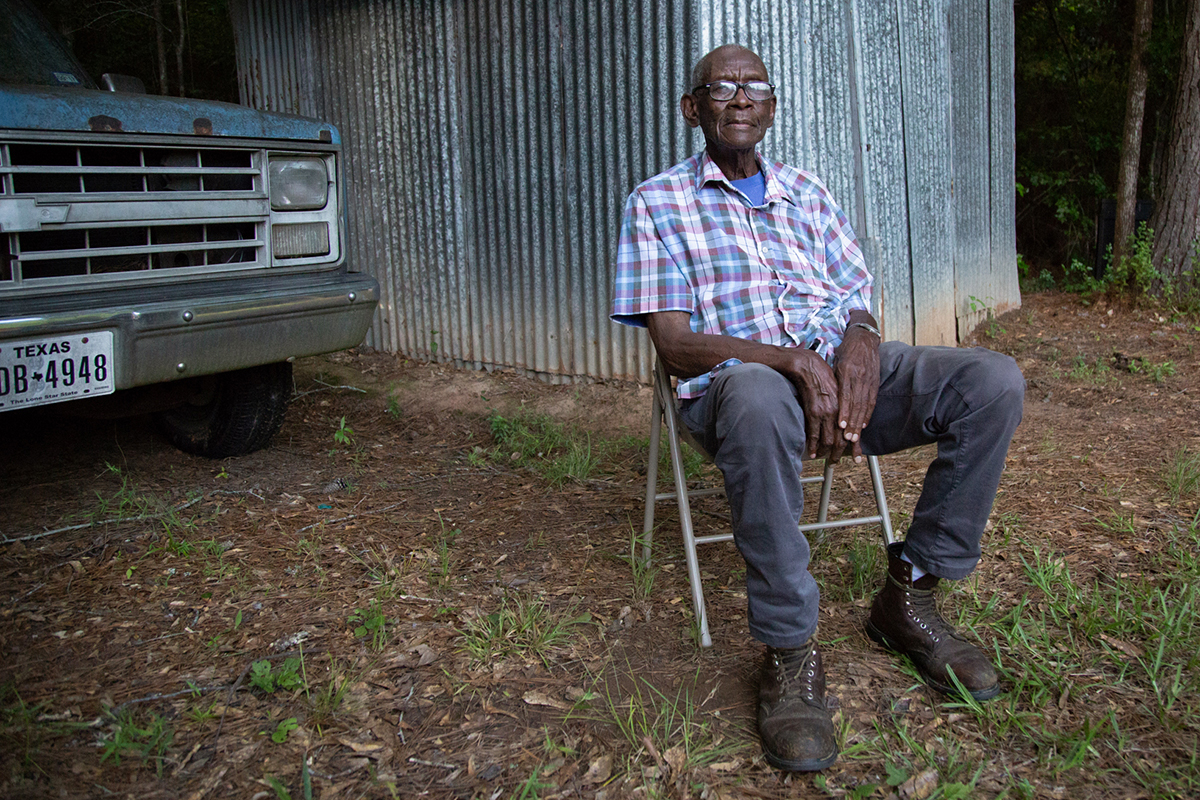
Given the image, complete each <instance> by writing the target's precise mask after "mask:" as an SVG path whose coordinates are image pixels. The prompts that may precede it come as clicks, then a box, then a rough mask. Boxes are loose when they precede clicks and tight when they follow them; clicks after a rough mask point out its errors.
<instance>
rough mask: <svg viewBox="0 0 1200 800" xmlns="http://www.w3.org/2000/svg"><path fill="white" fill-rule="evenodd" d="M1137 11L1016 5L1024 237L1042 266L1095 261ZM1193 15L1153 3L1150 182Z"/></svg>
mask: <svg viewBox="0 0 1200 800" xmlns="http://www.w3.org/2000/svg"><path fill="white" fill-rule="evenodd" d="M1132 7H1133V4H1132V3H1128V2H1122V0H1071V2H1065V1H1064V0H1041V1H1040V2H1018V3H1017V4H1016V5H1015V9H1014V10H1015V15H1014V21H1015V36H1016V59H1015V65H1014V66H1015V75H1014V78H1015V96H1016V145H1017V164H1016V167H1017V169H1016V172H1017V181H1018V186H1017V195H1018V196H1017V236H1018V239H1019V240H1020V241H1021V242H1022V249H1023V250H1024V251H1025V252H1026V254H1027V255H1032V254H1036V255H1037V256H1039V258H1037V259H1036V260H1037V261H1038V262H1039V263H1041V264H1054V265H1057V264H1070V263H1071V261H1072V260H1073V259H1079V260H1081V261H1084V262H1089V263H1090V262H1091V260H1092V255H1093V253H1094V250H1093V247H1094V241H1095V224H1096V215H1097V212H1098V209H1099V200H1100V199H1101V198H1106V197H1112V196H1114V194H1115V191H1116V182H1117V165H1118V163H1119V159H1120V151H1121V138H1122V132H1123V127H1124V122H1125V100H1126V84H1127V80H1128V72H1129V54H1130V43H1131V39H1132V37H1131V35H1130V32H1131V30H1132V25H1133V23H1132ZM1186 7H1187V4H1186V3H1170V4H1161V3H1156V4H1155V9H1154V27H1153V29H1152V31H1151V35H1150V41H1149V44H1148V48H1147V52H1146V54H1145V62H1146V65H1147V69H1148V77H1149V82H1148V88H1147V94H1146V106H1145V114H1144V123H1143V134H1142V143H1143V151H1142V158H1141V165H1142V167H1141V172H1142V175H1143V176H1144V179H1145V181H1146V182H1148V181H1149V180H1150V179H1151V171H1152V158H1151V154H1152V153H1154V152H1156V151H1159V152H1161V150H1162V148H1163V147H1164V146H1165V142H1166V139H1167V136H1168V135H1169V125H1170V103H1171V90H1172V87H1173V83H1174V81H1175V76H1176V73H1177V72H1178V68H1179V47H1180V42H1181V40H1182V34H1183V24H1184V22H1185V21H1186V17H1185V13H1186ZM1148 189H1149V187H1144V188H1143V191H1142V193H1141V196H1143V197H1144V196H1148V195H1149V194H1150V192H1149V191H1148ZM1039 277H1040V274H1039Z"/></svg>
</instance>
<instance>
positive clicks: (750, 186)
mask: <svg viewBox="0 0 1200 800" xmlns="http://www.w3.org/2000/svg"><path fill="white" fill-rule="evenodd" d="M730 183H732V184H733V186H734V188H735V189H737V190H738V191H739V192H741V193H742V194H744V195H746V197H748V198H750V205H752V206H755V207H757V206H761V205H762V204H763V199H764V198H765V197H766V196H767V179H766V176H765V175H763V172H762V170H761V169H760V170H759V171H758V172H756V173H754V174H753V175H751V176H750V177H749V178H741V179H740V180H736V181H730Z"/></svg>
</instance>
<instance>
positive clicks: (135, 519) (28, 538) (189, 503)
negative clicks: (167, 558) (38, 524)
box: [0, 497, 204, 544]
mask: <svg viewBox="0 0 1200 800" xmlns="http://www.w3.org/2000/svg"><path fill="white" fill-rule="evenodd" d="M203 499H204V498H203V497H197V498H195V499H194V500H189V501H187V502H186V503H183V504H181V505H178V506H175V507H173V508H169V509H167V510H166V511H163V512H160V513H158V514H139V515H137V516H136V517H114V518H113V519H103V520H92V521H91V522H81V523H80V524H78V525H68V526H67V527H65V528H55V529H54V530H52V531H42V532H41V533H31V534H29V535H28V536H18V537H16V538H15V539H10V538H9V537H7V536H5V537H4V538H2V539H0V544H13V543H14V542H31V541H33V540H34V539H43V538H45V537H47V536H53V535H54V534H56V533H67V532H68V531H79V530H83V529H84V528H94V527H96V526H97V525H116V524H120V523H124V522H141V521H143V520H148V519H162V518H163V517H165V516H167V515H168V514H174V513H176V512H179V511H183V510H184V509H185V508H189V507H191V506H194V505H196V503H199V502H200V501H201V500H203Z"/></svg>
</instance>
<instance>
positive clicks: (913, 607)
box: [901, 586, 962, 644]
mask: <svg viewBox="0 0 1200 800" xmlns="http://www.w3.org/2000/svg"><path fill="white" fill-rule="evenodd" d="M901 588H903V589H904V614H905V615H906V616H907V617H908V618H909V619H911V620H912V622H913V624H914V625H916V626H917V627H919V628H920V629H921V630H922V631H924V632H925V633H926V635H928V636H929V638H930V639H932V640H933V643H934V644H939V643H941V641H942V640H943V639H959V640H962V636H960V635H959V633H958V631H956V630H954V628H952V627H951V626H950V623H948V622H946V620H945V619H943V618H942V615H941V613H940V612H939V611H938V608H937V601H936V600H935V599H934V596H933V592H932V591H922V590H920V589H912V588H909V587H907V586H902V587H901Z"/></svg>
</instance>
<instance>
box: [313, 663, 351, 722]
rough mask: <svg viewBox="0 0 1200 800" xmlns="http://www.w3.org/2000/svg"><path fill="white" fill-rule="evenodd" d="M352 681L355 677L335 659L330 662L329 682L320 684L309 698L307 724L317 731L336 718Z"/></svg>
mask: <svg viewBox="0 0 1200 800" xmlns="http://www.w3.org/2000/svg"><path fill="white" fill-rule="evenodd" d="M354 679H355V676H354V675H352V674H350V672H349V671H348V670H347V669H346V668H345V667H343V666H342V665H341V663H340V662H338V661H337V660H336V659H335V660H332V661H330V663H329V680H328V681H326V682H325V683H323V684H321V686H320V687H319V688H318V689H316V690H315V691H313V692H312V693H311V694H310V696H309V706H310V709H311V714H310V715H309V722H311V723H312V724H313V725H316V726H317V729H318V730H319V729H320V728H321V726H323V725H326V724H328V723H329V722H331V721H332V720H333V719H335V718H336V717H337V715H338V712H339V711H341V708H342V705H343V703H345V701H346V697H347V695H348V694H349V693H350V685H351V684H352V683H353V682H354Z"/></svg>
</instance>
